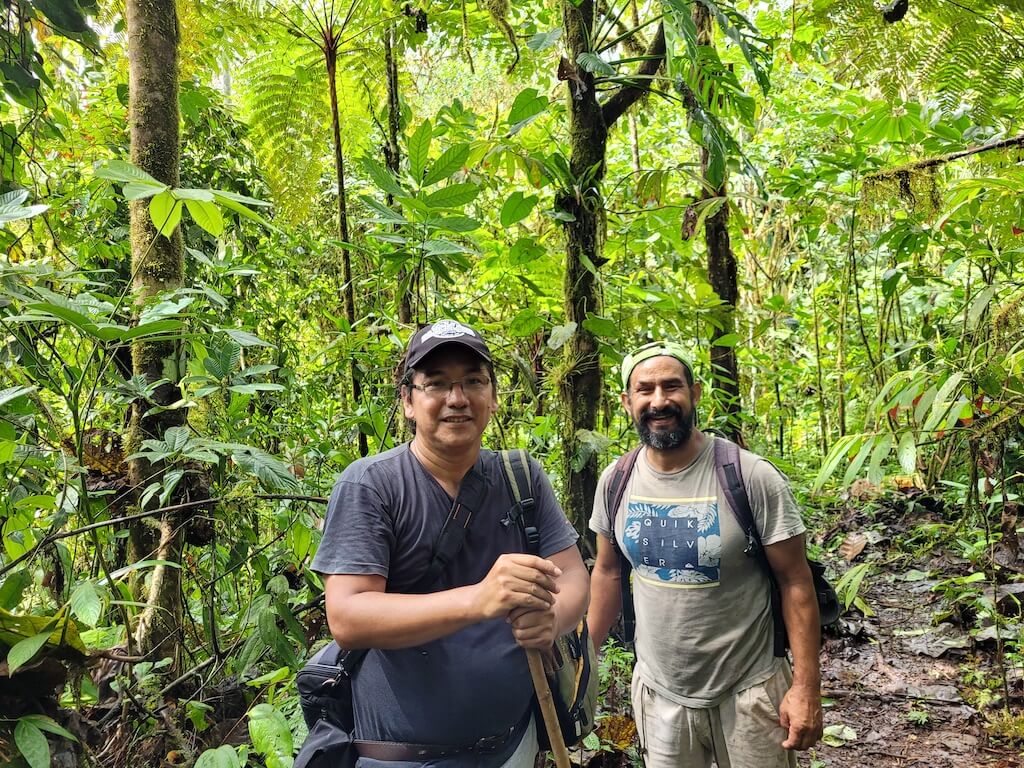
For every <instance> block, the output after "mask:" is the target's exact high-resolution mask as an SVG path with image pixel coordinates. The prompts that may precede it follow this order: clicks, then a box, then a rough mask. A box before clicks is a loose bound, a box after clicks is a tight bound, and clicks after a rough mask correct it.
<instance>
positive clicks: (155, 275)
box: [125, 0, 184, 669]
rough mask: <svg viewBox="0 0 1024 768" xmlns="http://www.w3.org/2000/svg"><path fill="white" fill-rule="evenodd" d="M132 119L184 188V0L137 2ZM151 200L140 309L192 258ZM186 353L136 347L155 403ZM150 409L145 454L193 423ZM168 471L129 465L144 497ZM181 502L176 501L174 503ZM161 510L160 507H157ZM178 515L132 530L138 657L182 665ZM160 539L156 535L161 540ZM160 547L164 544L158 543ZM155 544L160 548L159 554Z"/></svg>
mask: <svg viewBox="0 0 1024 768" xmlns="http://www.w3.org/2000/svg"><path fill="white" fill-rule="evenodd" d="M125 13H126V16H127V24H128V89H129V102H128V121H129V129H130V136H131V160H132V162H133V163H134V164H135V165H137V166H138V167H139V168H141V169H142V170H144V171H146V172H147V173H149V174H150V175H151V176H153V177H154V178H156V179H158V180H160V181H162V182H164V183H165V184H168V185H170V186H172V187H176V186H178V158H179V133H178V131H179V129H178V122H179V115H178V15H177V10H176V8H175V2H174V0H127V2H126V4H125ZM148 202H149V201H148V200H140V201H135V202H133V203H131V247H132V275H133V282H132V292H133V295H134V298H135V302H136V305H137V306H140V307H141V306H142V305H144V304H145V303H146V302H147V301H148V300H149V299H151V298H152V297H154V296H156V295H159V294H161V293H163V292H165V291H170V290H174V289H176V288H178V287H180V286H181V284H182V281H183V279H184V257H183V249H182V237H181V231H180V230H179V229H175V231H174V233H173V234H172V235H171V236H170V238H167V237H164V236H162V235H160V234H158V232H157V230H156V228H155V227H154V226H153V223H152V221H151V220H150V217H149V210H148V205H147V203H148ZM179 358H180V349H179V346H178V344H177V343H175V342H173V341H135V342H134V344H133V346H132V368H133V370H134V372H135V373H136V374H141V375H143V376H145V377H146V378H147V380H149V381H150V382H154V381H157V380H159V379H167V380H168V383H165V384H162V385H160V386H159V387H158V388H157V390H156V392H155V393H154V395H153V399H154V400H155V401H156V402H157V403H159V404H161V405H170V404H171V403H173V402H176V401H178V400H180V399H181V390H180V387H179V384H178V382H179V381H180V379H181V374H180V370H179V368H180V359H179ZM149 408H150V406H149V405H148V404H147V403H144V402H141V401H136V402H135V403H134V404H133V405H132V410H131V420H130V425H129V429H128V435H127V440H126V445H127V447H128V451H126V452H127V453H130V452H132V451H134V450H136V449H137V448H138V447H139V446H140V444H141V441H142V440H144V439H150V438H152V439H159V438H161V437H162V436H163V434H164V433H165V432H166V431H167V429H169V428H170V427H174V426H179V425H181V424H182V423H183V421H184V415H183V414H184V412H183V411H182V410H180V409H176V410H169V411H164V412H162V413H160V414H157V415H152V416H145V415H143V414H144V412H145V411H146V410H148V409H149ZM163 474H164V468H163V467H162V466H160V465H154V464H150V463H149V462H147V461H145V460H142V459H135V460H133V461H132V462H131V463H130V465H129V477H130V479H131V482H132V487H133V488H134V489H135V491H136V492H137V493H141V491H142V490H144V489H145V488H146V487H147V486H149V485H150V484H151V483H153V482H159V481H160V480H161V479H162V477H163ZM171 503H172V504H173V503H174V502H173V501H172V502H171ZM154 504H155V503H154ZM181 522H182V521H181V520H180V519H179V517H178V515H177V514H174V513H171V514H165V515H163V516H162V517H161V518H160V519H159V525H158V528H157V530H156V531H153V530H152V528H151V527H150V528H148V529H146V528H143V527H139V528H136V529H134V530H133V531H132V532H131V537H130V540H131V543H132V550H133V552H132V554H133V556H134V557H135V559H154V558H155V559H158V560H161V561H166V562H167V563H169V565H158V566H157V567H156V568H155V569H154V570H153V572H152V575H151V579H150V583H149V590H148V595H147V599H146V608H145V609H144V611H143V613H142V616H141V617H140V620H139V624H138V626H137V628H136V641H137V643H138V650H139V652H140V653H143V654H152V656H153V658H162V657H167V656H170V657H171V658H172V659H173V660H174V663H173V664H172V669H173V668H177V667H178V665H179V662H180V653H181V648H182V646H181V640H182V638H181V626H182V604H181V569H180V567H175V566H177V565H178V564H180V562H181V555H182V548H183V545H184V540H183V539H184V537H183V533H182V526H181ZM154 533H155V535H154ZM154 542H155V544H154ZM154 547H155V551H154Z"/></svg>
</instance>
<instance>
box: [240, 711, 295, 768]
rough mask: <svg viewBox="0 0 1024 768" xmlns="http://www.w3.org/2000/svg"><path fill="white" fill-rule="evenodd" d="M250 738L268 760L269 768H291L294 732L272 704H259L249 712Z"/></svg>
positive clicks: (257, 749) (256, 748)
mask: <svg viewBox="0 0 1024 768" xmlns="http://www.w3.org/2000/svg"><path fill="white" fill-rule="evenodd" d="M249 736H250V737H251V738H252V745H253V747H254V748H255V750H256V751H257V752H259V753H260V754H261V755H263V757H264V758H265V759H266V763H267V768H291V765H292V751H293V750H294V744H293V742H292V732H291V729H289V728H288V720H287V719H286V718H285V716H284V715H283V714H282V713H281V712H280V711H279V710H277V709H275V708H274V707H272V706H271V705H270V704H257V705H256V706H255V707H253V708H252V709H251V710H249Z"/></svg>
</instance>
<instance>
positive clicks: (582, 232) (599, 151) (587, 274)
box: [555, 0, 608, 532]
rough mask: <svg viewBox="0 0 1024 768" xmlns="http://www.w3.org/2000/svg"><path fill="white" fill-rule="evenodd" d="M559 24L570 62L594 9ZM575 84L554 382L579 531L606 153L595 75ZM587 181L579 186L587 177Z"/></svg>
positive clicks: (571, 11) (591, 462)
mask: <svg viewBox="0 0 1024 768" xmlns="http://www.w3.org/2000/svg"><path fill="white" fill-rule="evenodd" d="M562 24H563V29H564V33H565V45H566V48H567V49H568V54H569V56H568V58H569V60H570V61H571V62H575V61H576V57H577V55H578V54H580V53H581V52H583V51H586V50H588V48H587V45H588V41H589V40H590V38H591V33H592V31H593V28H594V3H593V2H592V0H583V2H581V3H580V4H579V5H575V4H573V2H571V1H566V2H563V3H562ZM577 74H578V76H579V80H578V81H575V82H574V81H570V82H569V90H570V95H569V136H570V139H569V140H570V146H571V157H570V163H569V167H570V169H571V171H572V175H573V179H574V180H575V181H576V182H577V183H576V185H575V186H576V188H577V190H578V192H577V191H574V190H571V189H570V190H566V189H562V190H559V192H558V193H557V197H556V200H555V206H556V208H558V209H560V210H562V211H565V212H566V213H569V214H572V216H573V217H574V218H575V220H574V221H569V222H566V223H565V239H566V243H565V245H566V264H565V280H564V283H563V286H564V295H565V308H566V320H567V322H572V323H576V333H574V334H573V336H572V338H571V339H570V340H569V342H568V344H566V345H565V356H566V371H565V373H564V374H563V376H562V378H561V380H560V382H559V384H560V394H561V397H562V402H563V403H564V404H565V407H566V419H565V421H564V423H563V435H562V452H563V465H564V476H565V478H566V488H565V496H564V499H563V505H564V508H565V512H566V515H567V516H568V517H569V520H570V521H572V523H573V525H575V526H576V528H577V529H578V530H579V531H581V532H583V531H584V530H585V529H586V522H587V519H588V518H589V511H590V507H591V505H592V504H593V500H594V492H595V490H596V489H597V475H598V467H597V457H596V456H590V457H589V458H588V459H587V460H586V461H585V462H583V464H582V466H580V467H579V468H578V469H576V468H575V466H576V464H577V460H576V457H577V456H578V455H579V454H580V452H581V449H582V445H581V442H580V440H579V438H578V437H577V435H578V433H579V430H593V429H594V427H595V426H596V424H597V409H598V404H599V403H600V402H601V392H602V377H601V361H600V358H599V356H598V346H597V339H596V338H595V337H594V334H593V333H591V332H590V331H588V330H587V329H586V328H584V327H583V321H584V320H586V318H587V315H588V314H597V313H598V311H599V308H600V294H599V284H598V280H597V275H596V274H595V272H594V270H595V268H599V267H600V266H601V265H602V264H603V263H604V257H603V256H602V254H601V245H602V240H603V239H604V220H603V215H602V214H603V211H602V201H601V198H600V184H601V180H602V178H603V177H604V172H605V162H604V160H605V148H606V145H607V142H608V128H607V126H606V124H605V121H604V116H603V115H602V113H601V105H600V104H598V101H597V93H596V92H595V91H594V76H593V75H592V74H591V73H589V72H585V71H584V70H583V69H582V68H580V69H579V70H578V72H577ZM588 174H590V175H589V177H588V178H587V183H586V184H585V188H584V185H581V184H580V183H579V181H580V178H581V177H582V176H587V175H588Z"/></svg>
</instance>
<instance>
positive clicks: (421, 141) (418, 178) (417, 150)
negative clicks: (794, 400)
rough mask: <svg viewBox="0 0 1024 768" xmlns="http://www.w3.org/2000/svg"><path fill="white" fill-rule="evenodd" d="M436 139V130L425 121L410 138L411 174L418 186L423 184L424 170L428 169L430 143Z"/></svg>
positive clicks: (408, 148)
mask: <svg viewBox="0 0 1024 768" xmlns="http://www.w3.org/2000/svg"><path fill="white" fill-rule="evenodd" d="M433 137H434V128H433V126H432V125H431V124H430V121H429V120H424V121H423V122H422V123H420V125H419V127H418V128H417V129H416V130H415V131H413V133H412V135H411V136H410V137H409V142H408V147H407V150H408V154H409V173H410V174H411V175H412V178H413V181H414V182H416V184H417V185H421V184H422V182H423V170H424V169H425V168H426V167H427V159H428V157H429V156H430V142H431V140H432V139H433Z"/></svg>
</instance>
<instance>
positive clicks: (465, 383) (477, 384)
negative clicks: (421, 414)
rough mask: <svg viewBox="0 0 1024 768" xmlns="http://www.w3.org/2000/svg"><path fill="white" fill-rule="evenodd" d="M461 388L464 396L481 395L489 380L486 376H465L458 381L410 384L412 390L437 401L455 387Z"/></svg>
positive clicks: (488, 384) (489, 383)
mask: <svg viewBox="0 0 1024 768" xmlns="http://www.w3.org/2000/svg"><path fill="white" fill-rule="evenodd" d="M456 385H458V386H460V387H462V391H463V393H465V394H466V395H482V394H484V393H485V392H486V391H487V388H488V387H489V386H491V380H490V379H489V378H488V377H487V376H467V377H466V378H464V379H461V380H459V381H440V380H438V381H428V382H427V383H426V384H410V385H409V386H411V387H412V388H413V389H418V390H419V391H420V392H422V393H423V394H425V395H426V396H427V397H436V398H438V399H440V398H443V397H448V395H450V394H451V393H452V390H453V389H454V388H455V386H456Z"/></svg>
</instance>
